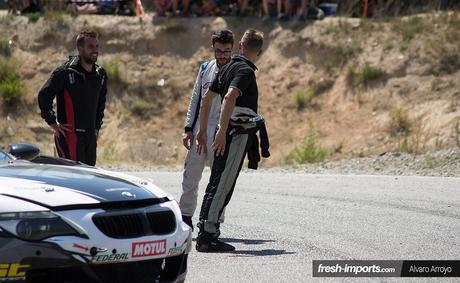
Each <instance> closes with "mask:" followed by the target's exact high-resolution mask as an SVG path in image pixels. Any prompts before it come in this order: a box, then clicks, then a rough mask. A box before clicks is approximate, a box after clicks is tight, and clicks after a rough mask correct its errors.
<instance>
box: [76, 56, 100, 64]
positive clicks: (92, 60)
mask: <svg viewBox="0 0 460 283" xmlns="http://www.w3.org/2000/svg"><path fill="white" fill-rule="evenodd" d="M97 56H98V55H97V54H96V55H92V54H82V55H81V56H80V57H81V59H82V60H83V61H84V62H85V63H86V64H94V63H96V62H97Z"/></svg>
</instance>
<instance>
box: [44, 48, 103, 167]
mask: <svg viewBox="0 0 460 283" xmlns="http://www.w3.org/2000/svg"><path fill="white" fill-rule="evenodd" d="M106 94H107V74H106V72H105V70H104V69H103V68H102V67H100V66H99V65H97V64H94V65H93V69H92V70H91V72H87V71H86V70H85V69H84V68H83V67H82V66H81V65H80V59H79V57H78V56H72V57H70V58H69V60H68V61H67V62H65V63H64V64H63V65H62V66H60V67H58V68H57V69H56V70H55V71H54V72H53V73H52V75H51V77H50V78H49V79H48V80H47V81H46V83H45V84H44V85H43V87H42V88H41V89H40V91H39V93H38V105H39V107H40V110H41V117H42V118H43V119H44V120H45V121H46V123H48V124H49V125H52V124H55V123H56V119H57V122H59V123H60V124H70V127H69V128H70V131H69V132H66V135H65V136H63V135H62V134H60V135H59V136H58V137H55V143H56V148H57V151H58V154H59V156H60V157H63V158H68V159H72V160H76V161H81V162H83V163H85V164H88V165H92V166H94V165H95V164H96V146H97V145H96V143H97V133H98V131H99V129H100V128H101V126H102V118H103V117H104V108H105V100H106ZM55 97H56V104H57V117H56V113H55V112H54V111H53V100H54V98H55Z"/></svg>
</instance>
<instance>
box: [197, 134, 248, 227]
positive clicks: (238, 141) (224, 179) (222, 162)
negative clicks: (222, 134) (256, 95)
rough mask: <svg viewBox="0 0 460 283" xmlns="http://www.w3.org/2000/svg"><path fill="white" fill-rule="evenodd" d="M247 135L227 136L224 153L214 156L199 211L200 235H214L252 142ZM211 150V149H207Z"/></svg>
mask: <svg viewBox="0 0 460 283" xmlns="http://www.w3.org/2000/svg"><path fill="white" fill-rule="evenodd" d="M251 137H252V135H249V134H247V133H246V134H235V135H228V134H227V142H226V145H225V153H224V155H223V156H216V155H215V156H214V162H213V164H212V169H211V177H210V178H209V184H208V186H207V187H206V192H205V195H204V197H203V203H202V204H201V211H200V224H199V225H198V226H199V227H200V233H203V232H205V233H208V234H215V233H216V232H217V226H216V225H217V223H218V222H219V218H220V215H221V214H222V211H223V210H224V208H225V207H226V206H227V204H228V203H229V201H230V199H231V197H232V194H233V189H234V188H235V184H236V179H237V178H238V175H239V173H240V171H241V167H242V165H243V160H244V157H245V155H246V152H247V150H248V148H249V147H250V145H251V142H252V138H251ZM209 150H211V149H209Z"/></svg>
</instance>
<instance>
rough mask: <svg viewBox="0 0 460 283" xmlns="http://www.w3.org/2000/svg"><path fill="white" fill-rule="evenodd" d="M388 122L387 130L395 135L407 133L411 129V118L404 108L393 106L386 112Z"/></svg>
mask: <svg viewBox="0 0 460 283" xmlns="http://www.w3.org/2000/svg"><path fill="white" fill-rule="evenodd" d="M388 116H389V117H390V123H389V125H388V130H389V132H390V133H391V134H392V135H394V136H396V135H399V134H409V133H410V131H411V126H412V120H411V119H410V118H409V114H408V113H407V111H406V110H404V109H403V108H400V107H395V108H393V109H391V110H390V112H389V113H388Z"/></svg>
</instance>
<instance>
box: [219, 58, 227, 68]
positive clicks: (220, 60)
mask: <svg viewBox="0 0 460 283" xmlns="http://www.w3.org/2000/svg"><path fill="white" fill-rule="evenodd" d="M229 61H230V59H216V62H217V65H219V67H222V66H224V65H226V64H227V63H228V62H229Z"/></svg>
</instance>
